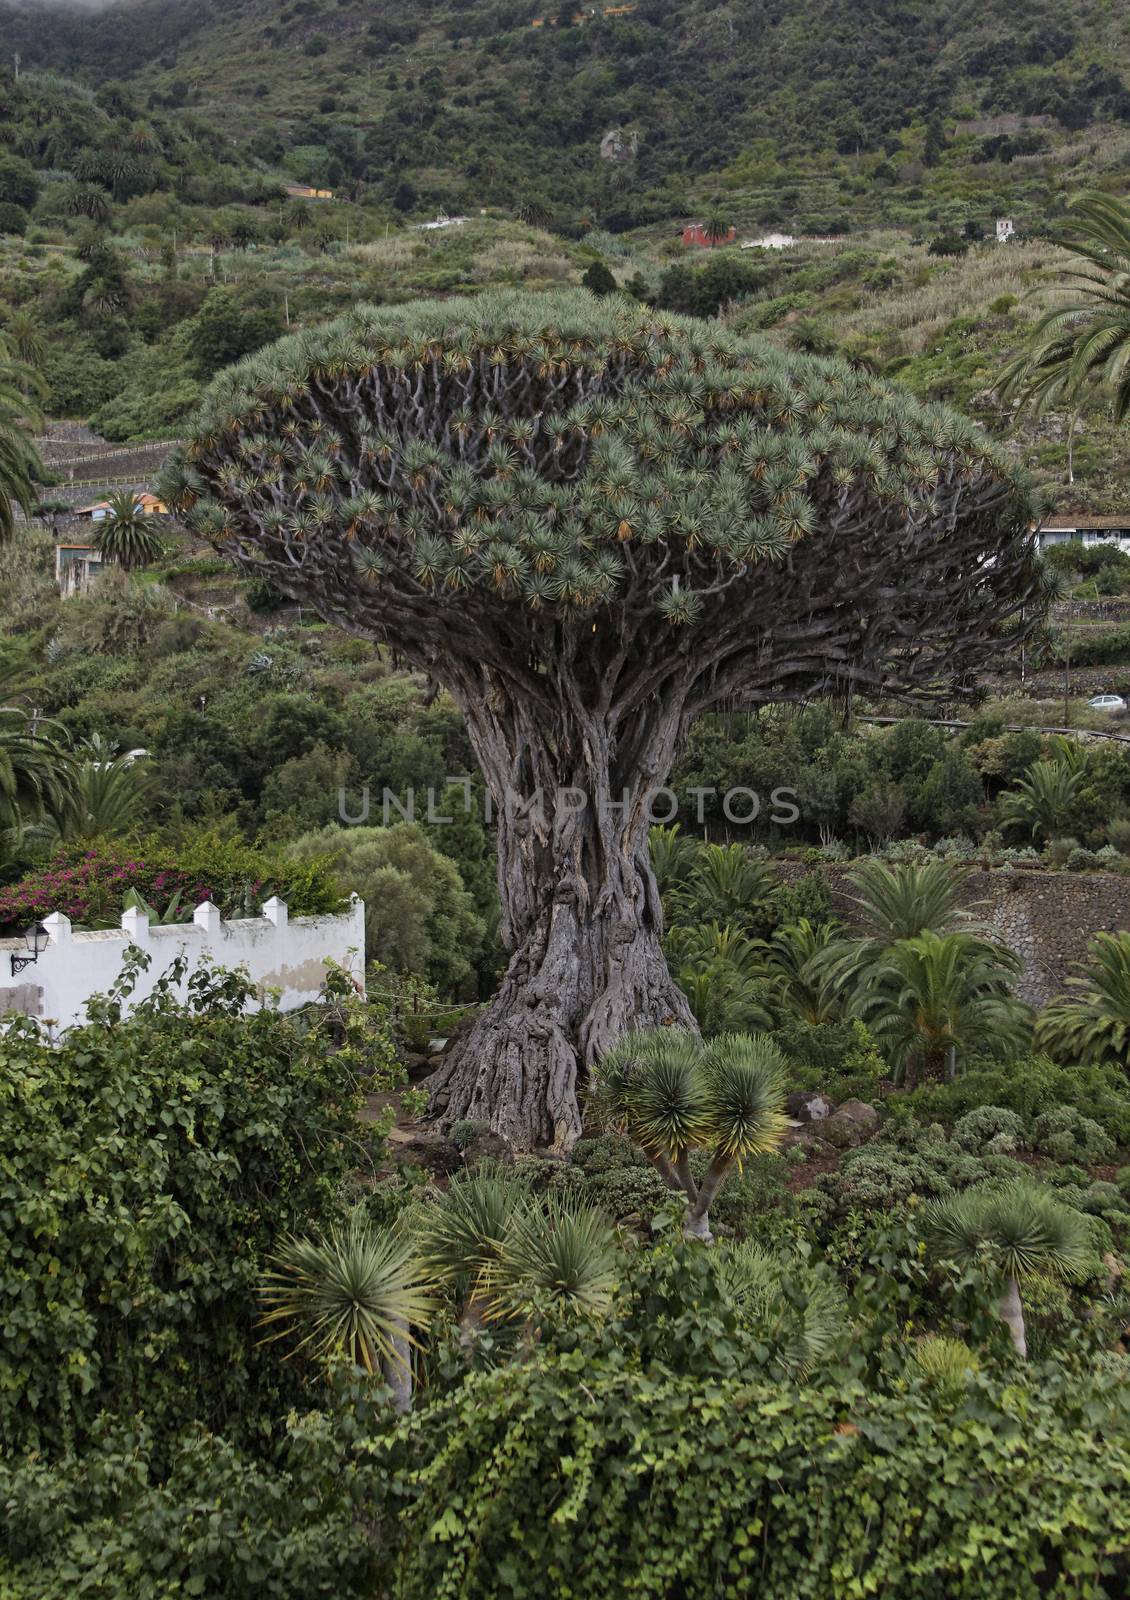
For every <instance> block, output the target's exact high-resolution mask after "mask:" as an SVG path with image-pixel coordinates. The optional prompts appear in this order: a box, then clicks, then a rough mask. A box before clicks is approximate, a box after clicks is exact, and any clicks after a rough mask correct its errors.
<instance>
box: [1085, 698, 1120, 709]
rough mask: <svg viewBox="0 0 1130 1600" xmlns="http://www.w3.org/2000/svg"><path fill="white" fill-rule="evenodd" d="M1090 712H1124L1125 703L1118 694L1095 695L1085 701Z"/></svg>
mask: <svg viewBox="0 0 1130 1600" xmlns="http://www.w3.org/2000/svg"><path fill="white" fill-rule="evenodd" d="M1087 704H1088V705H1089V706H1090V708H1091V710H1092V711H1125V710H1126V701H1125V700H1124V699H1123V698H1122V696H1121V695H1120V694H1097V695H1095V696H1094V697H1093V699H1090V700H1088V701H1087Z"/></svg>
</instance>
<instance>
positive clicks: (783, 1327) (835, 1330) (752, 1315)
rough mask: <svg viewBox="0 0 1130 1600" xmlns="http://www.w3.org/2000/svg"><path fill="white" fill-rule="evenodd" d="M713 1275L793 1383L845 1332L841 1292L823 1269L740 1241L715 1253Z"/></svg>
mask: <svg viewBox="0 0 1130 1600" xmlns="http://www.w3.org/2000/svg"><path fill="white" fill-rule="evenodd" d="M718 1273H719V1276H720V1278H721V1279H722V1282H723V1283H724V1284H725V1286H726V1289H727V1290H728V1292H729V1294H730V1296H731V1298H732V1299H733V1301H734V1303H735V1304H736V1306H737V1307H738V1310H739V1313H740V1315H741V1318H742V1320H743V1322H745V1323H746V1325H747V1326H748V1327H750V1328H752V1329H753V1331H754V1332H755V1333H756V1334H757V1336H758V1338H759V1339H760V1340H761V1341H762V1342H763V1343H764V1344H766V1345H767V1346H768V1347H769V1348H770V1349H771V1350H772V1351H773V1353H774V1355H775V1357H776V1359H777V1361H778V1362H779V1363H780V1365H781V1367H782V1368H783V1369H784V1371H785V1372H786V1373H788V1374H789V1375H791V1376H793V1377H803V1376H804V1375H805V1374H806V1373H808V1372H811V1371H812V1369H813V1368H814V1367H815V1366H817V1365H818V1364H819V1362H820V1361H821V1360H823V1359H824V1358H825V1357H826V1356H827V1355H828V1354H829V1352H830V1351H831V1349H832V1347H833V1345H834V1344H835V1342H836V1341H837V1340H838V1339H839V1338H840V1337H841V1336H842V1335H843V1333H844V1332H845V1330H846V1328H847V1312H846V1306H845V1303H844V1296H843V1291H842V1290H841V1289H840V1287H839V1285H838V1284H837V1283H836V1281H835V1279H834V1278H833V1277H832V1275H831V1273H830V1272H829V1271H828V1270H827V1268H823V1269H821V1268H818V1267H814V1266H813V1265H812V1264H811V1263H809V1262H807V1261H803V1260H792V1259H789V1260H786V1259H784V1258H782V1257H781V1256H776V1255H773V1254H772V1253H771V1252H770V1251H768V1250H764V1249H762V1247H761V1246H760V1245H758V1244H756V1243H755V1242H754V1241H753V1240H752V1239H743V1240H742V1241H741V1242H740V1243H735V1244H727V1245H726V1246H725V1247H724V1248H723V1249H722V1250H720V1252H719V1256H718Z"/></svg>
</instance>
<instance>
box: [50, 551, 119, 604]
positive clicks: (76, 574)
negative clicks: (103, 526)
mask: <svg viewBox="0 0 1130 1600" xmlns="http://www.w3.org/2000/svg"><path fill="white" fill-rule="evenodd" d="M105 565H106V563H105V562H104V561H103V559H102V553H101V551H100V550H99V549H98V546H97V545H93V544H57V545H56V546H55V582H56V583H57V584H58V585H59V593H60V594H61V595H62V596H63V598H64V600H65V599H66V598H67V597H68V595H72V594H81V593H82V591H83V590H84V589H86V588H88V587H89V585H90V584H91V583H92V582H93V581H94V579H95V578H96V577H97V576H98V574H99V573H100V572H101V571H102V570H103V568H104V567H105Z"/></svg>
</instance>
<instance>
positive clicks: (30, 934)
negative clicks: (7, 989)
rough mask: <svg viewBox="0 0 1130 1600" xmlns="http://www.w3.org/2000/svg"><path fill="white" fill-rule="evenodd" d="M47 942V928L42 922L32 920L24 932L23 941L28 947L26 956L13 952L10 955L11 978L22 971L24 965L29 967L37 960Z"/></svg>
mask: <svg viewBox="0 0 1130 1600" xmlns="http://www.w3.org/2000/svg"><path fill="white" fill-rule="evenodd" d="M49 942H50V941H49V938H48V934H47V929H46V928H45V927H44V926H43V924H42V922H33V923H32V925H31V927H30V928H29V929H28V930H27V932H26V933H25V934H24V943H25V944H26V945H27V947H28V952H29V954H27V955H26V956H17V955H15V954H13V956H12V976H13V978H14V977H15V975H16V973H17V972H22V971H23V970H24V968H25V967H30V966H31V965H32V964H33V963H34V962H36V961H38V960H39V955H40V951H42V950H46V948H47V946H48V943H49Z"/></svg>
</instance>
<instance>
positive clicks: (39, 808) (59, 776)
mask: <svg viewBox="0 0 1130 1600" xmlns="http://www.w3.org/2000/svg"><path fill="white" fill-rule="evenodd" d="M57 732H58V730H57V729H56V728H55V726H54V724H52V723H45V722H43V721H35V720H33V719H32V718H29V717H28V716H27V714H26V713H25V712H24V711H21V710H20V709H18V708H17V707H16V706H0V831H2V833H3V834H4V836H5V838H6V839H7V841H8V842H9V844H11V843H12V842H17V843H18V841H19V840H20V839H21V838H22V836H23V834H24V831H25V829H26V828H27V827H28V826H29V825H31V824H33V823H36V822H39V821H41V820H42V819H43V818H44V817H50V818H51V819H52V820H53V821H54V822H55V823H56V824H59V825H62V823H63V821H64V819H65V818H66V817H67V816H68V815H69V813H70V810H71V807H72V805H73V804H74V796H75V764H74V759H73V757H72V756H71V755H70V754H69V753H68V751H67V750H65V749H64V748H63V746H62V745H61V744H60V743H59V742H58V740H57V738H56V734H57Z"/></svg>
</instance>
